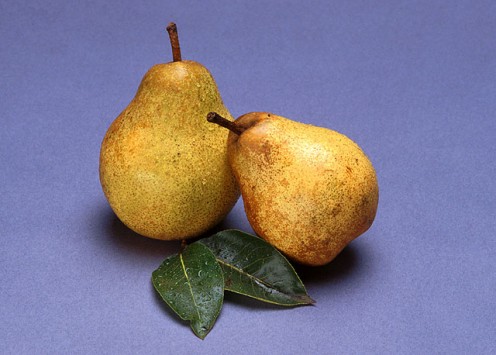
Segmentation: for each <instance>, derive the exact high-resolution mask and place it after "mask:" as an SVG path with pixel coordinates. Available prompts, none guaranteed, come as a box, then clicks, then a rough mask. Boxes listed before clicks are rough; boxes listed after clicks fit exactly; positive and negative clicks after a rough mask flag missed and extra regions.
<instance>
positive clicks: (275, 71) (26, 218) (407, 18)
mask: <svg viewBox="0 0 496 355" xmlns="http://www.w3.org/2000/svg"><path fill="white" fill-rule="evenodd" d="M329 3H331V4H329ZM495 4H496V3H495V2H494V1H380V2H370V1H332V2H330V1H318V2H317V1H316V2H313V4H310V3H306V2H304V1H246V2H243V1H215V2H214V1H209V2H200V1H198V2H194V1H158V0H157V1H140V2H138V1H100V2H98V1H81V2H71V3H69V2H67V1H62V0H61V1H46V2H43V1H41V2H35V1H2V2H1V3H0V45H1V52H0V68H1V69H0V90H1V91H0V93H1V95H0V122H1V128H0V159H1V160H0V162H1V164H0V199H1V211H0V234H1V239H0V252H1V256H0V285H1V286H0V287H1V289H0V290H1V291H0V319H1V321H0V343H1V350H0V352H6V353H35V352H36V353H40V352H41V353H54V352H55V353H68V352H76V353H95V352H97V353H102V352H106V353H218V354H228V353H232V352H233V351H234V350H236V351H237V352H238V353H241V354H252V353H274V354H279V353H280V354H288V353H294V354H302V353H419V354H422V353H494V352H495V351H496V345H495V334H496V324H495V319H496V301H495V299H496V296H495V295H496V277H495V274H496V273H495V261H494V258H495V252H496V248H495V232H496V228H495V227H496V223H495V221H496V213H495V211H496V198H495V196H496V183H495V177H496V171H495V170H496V169H495V168H496V163H495V157H496V152H495V145H494V141H495V138H496V124H495V122H496V120H495V114H496V41H495V33H496V5H495ZM172 20H173V21H176V22H177V24H178V27H179V34H180V39H181V44H182V50H183V57H184V58H185V59H193V60H197V61H199V62H201V63H203V64H204V65H205V66H206V67H207V68H209V69H210V70H211V72H212V73H213V75H214V77H215V78H216V80H217V83H218V86H219V88H220V91H221V93H222V96H223V98H224V101H225V104H226V105H227V107H229V109H230V110H231V112H232V114H233V115H234V116H239V115H241V114H243V113H246V112H249V111H257V110H259V111H270V112H273V113H277V114H280V115H283V116H286V117H289V118H293V119H297V120H300V121H303V122H307V123H312V124H316V125H320V126H325V127H329V128H333V129H335V130H337V131H340V132H342V133H344V134H346V135H348V136H349V137H351V138H352V139H354V140H355V141H356V142H357V143H358V144H360V145H361V146H362V147H363V149H364V150H365V152H367V154H368V155H369V156H370V158H371V160H372V162H373V163H374V165H375V167H376V169H377V172H378V177H379V182H380V187H381V196H380V204H379V211H378V215H377V218H376V221H375V223H374V225H373V226H372V228H371V229H370V230H369V231H368V232H367V233H366V234H365V235H363V236H362V237H360V238H359V239H357V240H355V241H354V242H353V243H352V244H351V245H350V246H349V247H348V248H347V249H345V251H344V252H343V253H342V254H341V255H340V256H339V257H338V258H337V259H335V260H334V261H333V262H332V263H331V264H329V265H328V266H326V267H322V268H315V269H302V270H300V271H301V274H302V278H303V280H304V282H305V284H306V285H307V288H308V291H309V293H310V295H311V296H312V297H313V298H314V299H316V300H317V304H316V305H315V306H314V307H300V308H293V309H285V308H278V307H273V306H267V305H265V304H261V303H258V302H255V301H250V300H247V299H245V298H242V297H239V296H232V295H229V296H227V298H226V301H225V306H224V308H223V311H222V313H221V315H220V317H219V319H218V322H217V324H216V325H215V327H214V329H213V330H212V332H211V333H210V334H209V336H208V337H207V338H206V340H204V341H200V340H198V339H197V338H196V337H195V336H194V335H193V334H192V332H191V331H190V329H189V327H188V326H187V325H186V324H184V323H183V322H180V321H178V319H177V318H176V317H175V316H174V315H172V313H171V312H170V311H168V310H167V308H166V307H165V306H163V305H162V303H161V301H160V300H159V298H158V297H157V296H156V294H155V292H154V290H153V288H152V285H151V282H150V277H151V272H152V271H153V270H154V269H155V268H156V267H158V265H159V264H160V263H161V261H162V260H163V259H164V258H165V257H166V256H168V255H170V254H171V253H174V252H176V251H177V250H178V244H177V243H175V242H173V243H167V242H160V241H155V240H150V239H146V238H142V237H140V236H137V235H136V234H134V233H133V232H131V231H129V230H128V229H126V228H125V227H124V226H123V225H122V224H121V223H120V222H119V221H118V220H117V219H116V218H115V217H114V215H113V213H112V211H111V210H110V208H109V206H108V204H107V202H106V200H105V198H104V196H103V193H102V191H101V188H100V184H99V180H98V155H99V149H100V143H101V140H102V138H103V135H104V134H105V131H106V129H107V128H108V126H109V125H110V123H111V122H112V120H113V119H114V118H115V117H116V116H117V115H118V114H119V113H120V111H121V110H122V109H123V108H124V107H125V106H126V105H127V104H128V102H129V101H130V100H131V99H132V97H133V96H134V93H135V90H136V89H137V87H138V85H139V83H140V81H141V78H142V76H143V74H144V73H145V72H146V71H147V70H148V68H149V67H150V66H151V65H153V64H155V63H158V62H165V61H170V59H171V54H170V48H169V44H168V40H167V35H166V33H165V30H164V28H165V26H166V24H167V23H168V22H169V21H172ZM221 227H223V228H227V227H233V228H240V229H243V230H246V231H251V229H250V227H249V225H248V223H247V220H246V217H245V216H244V212H243V208H242V204H241V203H238V204H237V205H236V207H235V209H234V210H233V211H232V213H231V214H230V215H229V216H228V218H227V219H226V221H225V222H224V223H223V225H222V226H221Z"/></svg>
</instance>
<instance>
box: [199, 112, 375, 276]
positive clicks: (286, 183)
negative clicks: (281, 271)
mask: <svg viewBox="0 0 496 355" xmlns="http://www.w3.org/2000/svg"><path fill="white" fill-rule="evenodd" d="M207 117H208V120H209V121H210V122H214V123H217V124H219V125H221V126H224V127H225V128H228V129H229V130H231V132H230V134H229V138H228V155H229V162H230V164H231V167H232V169H233V172H234V175H235V176H236V179H237V181H238V183H239V186H240V188H241V195H242V197H243V201H244V207H245V211H246V216H247V218H248V221H249V222H250V224H251V226H252V227H253V229H254V231H255V232H256V233H257V234H258V235H259V236H261V237H262V238H264V239H265V240H266V241H267V242H269V243H271V244H272V245H273V246H275V247H276V248H278V249H279V250H280V251H282V252H283V253H284V254H286V255H287V256H288V257H289V258H291V259H293V260H295V261H297V262H299V263H302V264H306V265H313V266H317V265H323V264H326V263H328V262H330V261H331V260H332V259H333V258H334V257H335V256H336V255H338V254H339V253H340V252H341V250H343V248H344V247H345V246H346V245H347V244H348V243H349V242H351V241H352V240H353V239H355V238H356V237H358V236H359V235H361V234H362V233H364V232H365V231H366V230H367V229H368V228H369V227H370V226H371V224H372V222H373V220H374V218H375V214H376V210H377V204H378V199H379V188H378V184H377V177H376V173H375V170H374V168H373V166H372V164H371V162H370V161H369V159H368V158H367V156H366V155H365V154H364V152H363V151H362V150H361V149H360V147H359V146H358V145H357V144H356V143H354V142H353V141H352V140H351V139H349V138H348V137H346V136H344V135H343V134H340V133H338V132H335V131H332V130H330V129H327V128H322V127H316V126H312V125H308V124H303V123H300V122H296V121H293V120H290V119H287V118H284V117H281V116H277V115H274V114H270V113H266V112H253V113H248V114H245V115H243V116H241V117H239V118H238V119H237V120H236V121H234V122H232V121H229V120H225V119H224V118H223V117H222V116H221V115H219V114H217V113H214V112H212V113H210V114H209V115H208V116H207Z"/></svg>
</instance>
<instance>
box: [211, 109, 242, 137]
mask: <svg viewBox="0 0 496 355" xmlns="http://www.w3.org/2000/svg"><path fill="white" fill-rule="evenodd" d="M207 121H208V122H212V123H216V124H218V125H219V126H222V127H224V128H227V129H228V130H230V131H231V132H233V133H236V134H237V135H240V134H241V133H243V132H244V131H245V129H244V128H243V127H240V126H239V125H237V124H236V122H232V121H229V120H228V119H226V118H224V117H222V116H221V115H219V114H218V113H217V112H210V113H209V114H208V115H207Z"/></svg>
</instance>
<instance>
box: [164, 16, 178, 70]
mask: <svg viewBox="0 0 496 355" xmlns="http://www.w3.org/2000/svg"><path fill="white" fill-rule="evenodd" d="M167 32H169V39H170V43H171V47H172V61H174V62H180V61H181V47H179V36H178V35H177V26H176V24H175V23H174V22H171V23H169V25H168V26H167Z"/></svg>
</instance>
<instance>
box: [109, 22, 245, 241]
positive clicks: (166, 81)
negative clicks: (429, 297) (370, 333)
mask: <svg viewBox="0 0 496 355" xmlns="http://www.w3.org/2000/svg"><path fill="white" fill-rule="evenodd" d="M167 30H168V32H169V36H170V40H171V46H172V52H173V62H170V63H163V64H157V65H154V66H153V67H152V68H151V69H150V70H148V72H147V73H146V74H145V76H144V77H143V80H142V81H141V84H140V86H139V88H138V91H137V93H136V95H135V97H134V98H133V100H132V101H131V102H130V103H129V105H128V106H127V107H126V108H125V109H124V111H122V113H121V114H120V115H119V116H118V117H117V118H116V119H115V121H113V122H112V124H111V125H110V128H109V129H108V131H107V133H106V135H105V138H104V139H103V142H102V145H101V152H100V182H101V185H102V189H103V192H104V193H105V196H106V198H107V199H108V202H109V204H110V206H111V207H112V209H113V210H114V212H115V214H116V215H117V216H118V218H119V219H120V220H121V221H122V222H123V223H124V224H125V225H127V226H128V227H129V228H130V229H132V230H134V231H135V232H137V233H139V234H141V235H143V236H146V237H150V238H156V239H163V240H174V239H186V238H191V237H195V236H199V235H201V234H202V233H204V232H205V231H207V230H208V229H210V228H212V227H213V226H215V225H216V224H217V223H219V222H220V221H221V220H222V219H223V218H224V217H225V216H226V214H227V213H228V212H229V211H230V210H231V208H232V207H233V206H234V204H235V203H236V201H237V199H238V198H239V188H238V187H237V183H236V180H235V178H234V176H233V173H232V171H231V168H230V167H229V163H228V160H227V151H226V141H227V136H228V133H227V131H226V130H225V129H222V128H220V127H214V126H213V125H211V124H209V123H208V122H206V121H205V115H206V114H207V113H208V112H210V111H212V110H215V111H218V112H219V113H221V114H222V115H225V117H227V118H229V119H232V117H231V115H230V113H229V111H228V110H227V108H226V107H224V104H223V102H222V99H221V96H220V94H219V91H218V89H217V85H216V83H215V81H214V79H213V77H212V75H211V74H210V72H209V71H208V70H207V69H206V68H205V67H204V66H203V65H201V64H199V63H197V62H194V61H189V60H181V52H180V48H179V41H178V36H177V29H176V26H175V24H173V23H171V24H170V25H169V26H168V27H167Z"/></svg>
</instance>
